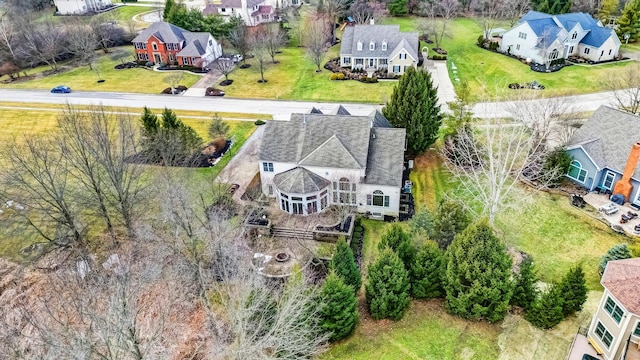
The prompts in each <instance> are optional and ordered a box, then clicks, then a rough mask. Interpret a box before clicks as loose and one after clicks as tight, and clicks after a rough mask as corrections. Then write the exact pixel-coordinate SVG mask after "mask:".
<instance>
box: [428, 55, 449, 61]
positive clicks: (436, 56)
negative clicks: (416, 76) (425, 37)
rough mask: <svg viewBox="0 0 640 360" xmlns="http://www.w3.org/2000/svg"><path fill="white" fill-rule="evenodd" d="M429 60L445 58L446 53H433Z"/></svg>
mask: <svg viewBox="0 0 640 360" xmlns="http://www.w3.org/2000/svg"><path fill="white" fill-rule="evenodd" d="M431 60H447V55H438V54H434V55H432V56H431Z"/></svg>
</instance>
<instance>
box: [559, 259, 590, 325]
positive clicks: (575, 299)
mask: <svg viewBox="0 0 640 360" xmlns="http://www.w3.org/2000/svg"><path fill="white" fill-rule="evenodd" d="M560 293H561V294H562V298H563V300H564V302H563V304H562V313H563V314H564V316H569V315H571V314H573V313H575V312H578V311H580V310H582V305H583V304H584V302H585V301H587V281H586V280H585V278H584V271H582V266H580V265H578V266H575V267H572V268H571V269H569V271H568V272H567V274H566V275H565V276H564V278H562V281H561V282H560Z"/></svg>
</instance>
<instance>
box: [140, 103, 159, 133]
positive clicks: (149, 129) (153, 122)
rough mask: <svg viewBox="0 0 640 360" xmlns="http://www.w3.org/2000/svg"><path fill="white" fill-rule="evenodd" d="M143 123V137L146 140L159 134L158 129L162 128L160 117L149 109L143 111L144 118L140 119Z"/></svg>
mask: <svg viewBox="0 0 640 360" xmlns="http://www.w3.org/2000/svg"><path fill="white" fill-rule="evenodd" d="M140 120H141V122H142V136H143V137H145V138H152V137H153V136H154V135H155V134H157V133H158V129H159V128H160V121H158V116H157V115H156V114H154V113H153V112H152V111H151V110H150V109H149V108H148V107H146V106H145V107H144V110H143V111H142V118H141V119H140Z"/></svg>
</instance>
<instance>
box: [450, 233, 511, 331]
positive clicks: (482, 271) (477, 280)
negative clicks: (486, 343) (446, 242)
mask: <svg viewBox="0 0 640 360" xmlns="http://www.w3.org/2000/svg"><path fill="white" fill-rule="evenodd" d="M447 258H448V262H447V271H446V273H445V274H446V275H445V282H444V287H445V292H446V299H447V302H446V306H447V310H448V311H449V312H450V313H452V314H454V315H459V316H462V317H464V318H467V319H473V320H479V319H486V320H487V321H489V322H494V321H498V320H502V319H503V318H504V316H505V315H506V313H507V310H508V309H509V300H510V299H511V294H512V293H513V283H512V281H511V258H510V257H509V255H508V254H507V253H506V251H505V249H504V246H503V245H502V244H501V243H500V240H498V238H497V237H496V236H495V235H494V234H493V230H492V229H491V227H490V226H489V224H488V222H487V221H486V220H483V221H481V222H479V223H477V224H474V225H469V226H468V227H467V228H466V229H465V230H464V231H463V232H462V233H460V234H458V235H457V236H456V238H455V239H454V240H453V242H452V243H451V246H449V248H448V249H447Z"/></svg>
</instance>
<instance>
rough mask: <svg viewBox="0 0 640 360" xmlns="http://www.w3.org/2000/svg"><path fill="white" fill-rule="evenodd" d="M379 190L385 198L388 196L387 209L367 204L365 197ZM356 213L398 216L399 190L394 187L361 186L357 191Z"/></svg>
mask: <svg viewBox="0 0 640 360" xmlns="http://www.w3.org/2000/svg"><path fill="white" fill-rule="evenodd" d="M376 190H379V191H382V193H383V194H384V195H385V196H389V207H384V206H374V205H368V204H367V195H369V194H373V192H374V191H376ZM358 212H361V213H366V212H370V213H372V214H373V213H381V214H382V215H383V216H384V215H386V216H393V217H397V216H398V215H399V214H400V188H399V187H395V186H384V185H373V184H362V185H361V186H360V191H358Z"/></svg>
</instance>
